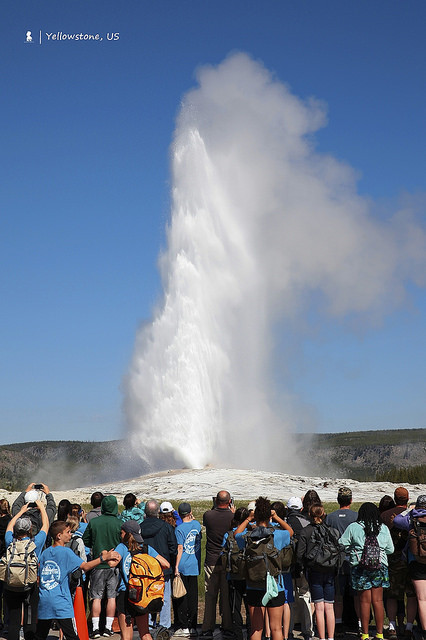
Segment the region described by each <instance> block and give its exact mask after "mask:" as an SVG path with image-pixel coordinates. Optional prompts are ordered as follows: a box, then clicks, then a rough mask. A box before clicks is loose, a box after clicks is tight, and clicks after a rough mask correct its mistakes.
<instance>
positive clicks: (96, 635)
mask: <svg viewBox="0 0 426 640" xmlns="http://www.w3.org/2000/svg"><path fill="white" fill-rule="evenodd" d="M90 637H91V638H92V640H94V639H95V638H100V637H101V632H100V631H99V629H93V631H92V633H91V634H90Z"/></svg>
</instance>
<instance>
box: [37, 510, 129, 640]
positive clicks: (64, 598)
mask: <svg viewBox="0 0 426 640" xmlns="http://www.w3.org/2000/svg"><path fill="white" fill-rule="evenodd" d="M49 534H50V536H51V538H52V540H53V544H52V546H51V547H48V548H47V549H45V550H44V551H43V553H42V554H41V556H40V566H39V590H40V591H39V592H40V599H39V605H38V622H37V631H36V640H46V638H47V636H48V635H49V629H50V625H51V622H52V620H56V621H57V622H58V626H59V628H60V629H61V630H62V632H63V634H64V636H65V639H66V640H78V635H77V631H76V625H75V620H74V608H73V602H72V598H71V592H70V588H69V576H70V575H71V574H72V573H74V571H76V570H77V569H81V570H82V571H90V569H93V568H94V567H96V566H97V565H98V564H100V563H101V562H107V561H109V560H116V561H117V562H119V560H120V556H119V555H118V553H117V552H116V551H108V552H107V551H102V552H101V553H100V555H99V557H98V558H95V559H94V560H91V561H90V562H82V561H81V558H79V557H78V556H77V555H76V554H75V553H74V551H72V550H71V549H69V548H68V547H66V546H65V545H66V544H67V543H68V542H70V540H71V535H72V534H71V530H70V527H69V525H68V524H67V523H66V522H64V521H63V520H55V522H53V523H52V524H51V526H50V529H49Z"/></svg>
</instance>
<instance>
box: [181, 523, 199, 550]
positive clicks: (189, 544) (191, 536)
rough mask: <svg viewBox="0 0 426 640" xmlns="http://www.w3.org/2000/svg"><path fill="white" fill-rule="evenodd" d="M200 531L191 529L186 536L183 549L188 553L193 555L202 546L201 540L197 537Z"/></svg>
mask: <svg viewBox="0 0 426 640" xmlns="http://www.w3.org/2000/svg"><path fill="white" fill-rule="evenodd" d="M197 536H198V531H197V529H191V531H190V532H189V533H188V535H187V536H186V538H185V542H184V543H183V550H184V552H185V553H187V554H188V555H193V554H194V553H196V552H197V551H198V550H199V548H200V540H199V538H197Z"/></svg>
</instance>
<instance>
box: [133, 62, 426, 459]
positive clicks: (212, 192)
mask: <svg viewBox="0 0 426 640" xmlns="http://www.w3.org/2000/svg"><path fill="white" fill-rule="evenodd" d="M198 82H199V86H198V87H197V88H196V89H194V90H193V91H190V92H189V93H187V94H186V96H185V97H184V100H183V103H182V107H181V111H180V114H179V116H178V120H177V126H176V132H175V140H174V144H173V149H172V180H173V189H172V210H171V219H170V225H169V227H168V229H167V248H166V250H165V252H164V253H163V254H162V255H161V258H160V267H161V276H162V284H163V290H164V296H163V300H162V302H161V304H160V306H159V308H158V309H157V310H156V312H155V314H154V319H153V321H152V323H151V324H149V325H146V326H144V327H142V328H141V329H140V331H139V332H138V335H137V337H136V345H135V351H134V357H133V360H132V363H131V367H130V371H129V374H128V376H127V378H126V381H125V401H124V406H125V412H126V419H127V423H128V428H129V432H130V434H131V437H132V441H133V444H134V447H135V448H137V450H139V451H140V452H141V455H142V456H143V457H144V459H145V460H146V461H147V462H148V464H149V465H150V466H151V468H154V469H155V468H165V467H168V466H175V465H179V466H181V465H182V464H183V465H186V466H189V467H193V468H200V467H203V466H204V465H206V464H215V465H220V466H222V467H223V466H226V465H228V466H236V467H240V468H241V467H250V466H251V467H255V468H259V469H281V470H286V469H288V468H289V467H288V461H289V460H290V459H291V458H292V455H293V449H292V441H291V434H292V433H293V431H294V430H295V429H296V428H297V414H296V416H295V415H294V411H293V410H292V409H291V407H290V406H289V407H288V410H286V409H284V412H281V413H280V415H279V416H278V415H276V413H275V412H274V410H273V408H272V407H273V405H274V403H273V396H274V389H273V385H272V382H271V375H270V363H271V355H272V349H273V347H274V345H273V342H272V329H273V327H274V325H275V323H276V322H277V321H278V320H279V321H280V322H284V323H285V321H286V318H287V319H288V318H291V319H292V320H294V317H295V316H297V314H299V313H301V312H303V310H304V308H305V301H306V299H308V298H309V295H310V294H311V292H317V293H318V292H319V293H320V294H321V296H322V297H323V299H324V309H325V310H326V312H327V313H329V314H332V315H335V316H343V315H344V314H346V313H348V312H357V313H359V312H361V313H365V312H368V313H369V314H370V315H373V316H374V315H376V314H380V313H381V312H382V311H383V309H384V308H388V307H389V306H392V304H395V303H398V302H399V301H401V299H402V298H403V295H404V289H403V286H402V280H403V278H404V277H406V276H408V275H410V272H411V271H412V272H413V273H415V272H416V270H417V269H418V267H419V264H420V263H421V261H422V260H423V254H422V252H423V251H424V246H425V244H424V235H423V234H422V232H421V231H420V230H415V231H414V232H413V226H412V224H411V223H410V221H406V220H405V218H404V215H403V214H400V215H399V216H398V217H397V219H396V220H393V221H391V222H389V223H388V224H379V223H377V222H376V221H374V219H372V217H371V215H370V212H369V205H368V203H367V201H366V200H364V199H363V198H361V197H360V196H358V195H357V193H356V190H355V178H354V174H353V171H352V170H351V169H350V168H349V167H347V166H346V165H344V164H343V163H340V162H338V161H336V160H335V159H333V158H331V157H329V156H327V157H326V156H322V155H319V154H317V153H316V152H315V151H314V149H313V146H312V140H311V139H310V138H308V137H307V134H312V133H313V132H314V131H315V130H317V129H318V128H319V127H320V126H323V125H324V124H325V113H324V108H323V106H322V105H321V104H320V103H318V102H316V101H314V100H310V101H307V102H303V101H302V100H300V99H298V98H297V97H296V96H294V95H292V94H291V92H290V91H289V90H288V88H287V87H286V86H285V85H283V84H282V83H280V82H278V81H277V80H276V79H274V78H273V77H272V76H271V74H270V73H269V72H268V71H267V70H265V69H264V68H263V67H262V66H261V65H260V64H258V63H256V62H254V61H253V60H251V59H250V58H249V57H248V56H246V55H244V54H236V55H233V56H231V57H229V58H227V59H226V60H225V61H224V62H223V63H222V64H221V65H219V66H218V67H217V68H210V67H208V68H203V69H201V70H200V71H199V73H198ZM283 367H284V368H285V363H284V364H283ZM293 468H294V465H293Z"/></svg>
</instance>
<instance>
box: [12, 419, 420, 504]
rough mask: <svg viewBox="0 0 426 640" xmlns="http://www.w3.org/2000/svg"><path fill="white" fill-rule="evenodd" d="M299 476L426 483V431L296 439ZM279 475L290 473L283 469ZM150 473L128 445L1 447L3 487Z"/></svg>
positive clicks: (120, 442) (93, 481) (52, 443)
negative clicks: (38, 482) (282, 472)
mask: <svg viewBox="0 0 426 640" xmlns="http://www.w3.org/2000/svg"><path fill="white" fill-rule="evenodd" d="M294 437H295V440H296V443H297V445H298V451H299V454H298V458H299V460H300V465H299V466H300V472H299V473H300V474H301V475H318V476H330V477H348V478H353V479H354V480H366V481H367V480H368V481H371V480H376V479H378V480H390V481H393V482H410V483H418V482H422V483H423V482H425V477H426V429H395V430H384V431H349V432H346V433H324V434H315V435H308V434H297V435H295V436H294ZM281 471H284V472H285V471H286V469H285V468H283V469H281ZM148 472H149V469H148V467H147V465H146V464H145V463H143V462H142V460H141V458H140V457H139V456H138V454H137V452H135V451H133V450H130V448H129V445H128V443H126V442H125V441H124V440H112V441H106V442H81V441H65V440H64V441H43V442H23V443H18V444H7V445H1V446H0V486H1V487H2V488H4V489H9V490H11V491H14V490H22V488H23V487H24V488H25V487H26V486H27V485H28V484H29V483H30V482H37V481H42V482H45V483H47V484H52V485H54V486H55V488H56V489H61V488H73V487H78V486H80V487H81V486H88V485H91V484H97V483H102V482H108V481H116V480H125V479H127V478H133V477H136V476H139V475H142V474H144V473H148Z"/></svg>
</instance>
